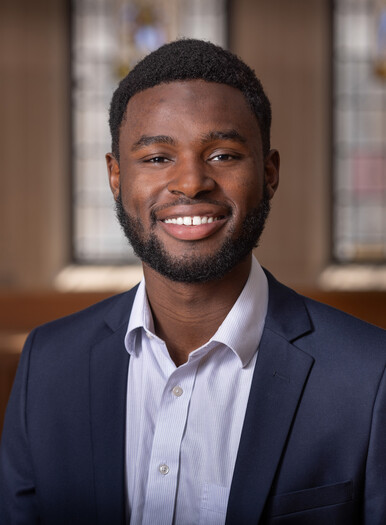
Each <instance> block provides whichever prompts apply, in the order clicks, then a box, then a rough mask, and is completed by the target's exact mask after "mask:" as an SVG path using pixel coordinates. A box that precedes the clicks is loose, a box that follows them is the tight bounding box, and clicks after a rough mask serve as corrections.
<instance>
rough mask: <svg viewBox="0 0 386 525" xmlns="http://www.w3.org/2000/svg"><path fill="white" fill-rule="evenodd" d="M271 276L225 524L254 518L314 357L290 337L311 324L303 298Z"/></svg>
mask: <svg viewBox="0 0 386 525" xmlns="http://www.w3.org/2000/svg"><path fill="white" fill-rule="evenodd" d="M272 279H273V278H271V277H270V276H269V285H270V296H269V306H268V314H267V319H266V324H265V329H264V333H263V337H262V339H261V342H260V346H259V354H258V358H257V362H256V367H255V371H254V377H253V381H252V386H251V392H250V396H249V400H248V405H247V411H246V415H245V420H244V426H243V431H242V435H241V439H240V445H239V450H238V454H237V459H236V464H235V470H234V475H233V480H232V485H231V491H230V496H229V501H228V511H227V519H226V524H227V525H236V524H237V525H243V524H250V523H258V521H259V519H260V517H261V514H262V511H263V508H264V505H265V502H266V499H267V497H268V494H269V491H270V488H271V485H272V482H273V479H274V476H275V472H276V469H277V467H278V464H279V461H280V458H281V455H282V452H283V449H284V447H285V443H286V439H287V436H288V433H289V431H290V428H291V423H292V421H293V418H294V416H295V413H296V409H297V407H298V405H299V402H300V399H301V396H302V392H303V389H304V386H305V383H306V381H307V378H308V375H309V372H310V370H311V367H312V364H313V361H314V360H313V358H312V357H311V356H310V355H308V354H307V353H305V352H303V351H302V350H299V349H298V348H296V346H294V345H293V344H291V342H290V341H289V340H291V341H293V340H295V339H296V338H298V337H300V336H301V335H302V334H304V333H305V332H309V331H310V329H311V326H310V321H309V319H308V314H307V311H306V309H305V306H304V303H303V300H302V299H301V298H300V296H297V295H296V294H294V293H293V292H290V291H289V290H288V289H286V288H285V287H282V285H279V283H277V282H275V281H273V280H272ZM289 294H291V295H289ZM289 312H291V314H290V316H289Z"/></svg>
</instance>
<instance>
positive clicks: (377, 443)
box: [363, 368, 386, 525]
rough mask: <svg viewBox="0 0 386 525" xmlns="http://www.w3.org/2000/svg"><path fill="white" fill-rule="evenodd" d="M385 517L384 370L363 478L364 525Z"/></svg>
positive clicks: (381, 521) (379, 522)
mask: <svg viewBox="0 0 386 525" xmlns="http://www.w3.org/2000/svg"><path fill="white" fill-rule="evenodd" d="M385 517H386V368H385V369H384V371H383V376H382V379H381V381H380V384H379V388H378V394H377V397H376V400H375V404H374V410H373V418H372V427H371V434H370V441H369V450H368V456H367V464H366V477H365V502H364V519H363V522H364V524H365V525H382V524H384V523H385V519H386V518H385Z"/></svg>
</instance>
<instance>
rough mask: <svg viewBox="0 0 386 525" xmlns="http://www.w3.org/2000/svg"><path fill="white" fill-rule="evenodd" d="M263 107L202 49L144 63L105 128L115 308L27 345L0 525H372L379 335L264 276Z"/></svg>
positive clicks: (191, 47) (271, 170)
mask: <svg viewBox="0 0 386 525" xmlns="http://www.w3.org/2000/svg"><path fill="white" fill-rule="evenodd" d="M270 122H271V112H270V104H269V101H268V99H267V97H266V95H265V93H264V91H263V88H262V86H261V84H260V82H259V81H258V80H257V79H256V77H255V75H254V73H253V72H252V71H251V70H250V69H249V68H248V67H247V66H246V65H245V64H244V63H242V62H241V61H240V60H239V59H238V58H237V57H235V56H234V55H232V54H231V53H229V52H227V51H224V50H222V49H221V48H218V47H216V46H214V45H212V44H210V43H205V42H201V41H196V40H181V41H177V42H173V43H171V44H168V45H166V46H163V47H162V48H160V49H159V50H157V51H155V52H154V53H152V54H151V55H149V56H148V57H146V58H145V59H144V60H143V61H142V62H140V63H139V64H138V65H137V66H136V68H134V69H133V71H132V72H131V73H130V74H129V75H128V76H127V77H126V78H125V79H124V80H123V81H122V82H121V84H120V85H119V87H118V89H117V91H116V92H115V94H114V96H113V100H112V104H111V109H110V127H111V133H112V153H109V154H107V156H106V158H107V166H108V174H109V180H110V186H111V189H112V192H113V195H114V198H115V201H116V203H117V214H118V218H119V221H120V223H121V225H122V227H123V229H124V231H125V234H126V235H127V237H128V239H129V241H130V242H131V244H132V246H133V247H134V249H135V251H136V253H137V254H138V256H139V257H140V258H141V260H142V263H143V270H144V281H142V282H141V284H140V285H139V287H136V288H135V289H134V290H131V291H129V292H127V293H126V294H122V295H120V296H117V297H113V298H111V299H108V300H106V301H104V302H102V303H100V304H97V305H95V306H93V307H91V308H89V309H87V310H85V311H83V312H80V313H78V314H75V315H72V316H70V317H67V318H65V319H62V320H59V321H56V322H53V323H49V324H48V325H45V326H43V327H41V328H38V329H36V330H34V331H33V332H32V334H31V335H30V337H29V339H28V341H27V343H26V346H25V349H24V351H23V355H22V358H21V363H20V367H19V370H18V373H17V377H16V380H15V385H14V388H13V392H12V395H11V399H10V403H9V407H8V412H7V416H6V421H5V426H4V435H3V442H2V452H1V477H0V482H1V484H0V487H1V488H0V494H1V502H0V508H1V512H2V514H1V516H2V522H1V523H5V524H21V523H28V524H31V523H49V524H51V523H52V524H64V523H66V524H88V523H90V524H97V523H98V524H118V523H124V522H126V523H129V522H130V523H131V524H139V523H146V524H149V523H152V524H154V523H156V524H165V525H166V524H172V523H175V524H184V525H186V524H198V523H200V524H210V525H214V524H224V523H227V524H257V523H262V524H265V523H286V524H289V523H296V524H323V525H325V524H326V523H337V524H338V523H339V524H348V523H350V524H351V523H356V524H358V523H366V524H367V525H376V524H381V523H385V522H386V450H385V436H386V406H385V399H386V383H385V378H384V369H385V362H386V351H385V333H384V332H383V331H382V330H380V329H378V328H375V327H372V326H370V325H367V324H365V323H363V322H361V321H358V320H356V319H354V318H352V317H350V316H348V315H346V314H344V313H341V312H338V311H336V310H333V309H331V308H329V307H327V306H324V305H321V304H318V303H315V302H314V301H311V300H309V299H307V298H304V297H301V296H299V295H297V294H296V293H295V292H293V291H291V290H289V289H288V288H286V287H284V286H283V285H281V284H279V283H278V282H277V281H276V280H275V279H274V278H273V277H272V276H271V275H270V274H269V273H265V272H264V271H263V270H262V269H261V267H260V266H259V264H258V262H257V261H256V259H254V258H253V257H252V249H253V248H254V247H255V246H256V245H257V242H258V240H259V237H260V235H261V232H262V230H263V226H264V221H265V219H266V216H267V214H268V210H269V201H270V199H272V197H273V196H274V194H275V191H276V189H277V186H278V173H279V155H278V153H277V151H275V150H271V149H270V139H269V135H270Z"/></svg>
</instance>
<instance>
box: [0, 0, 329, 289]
mask: <svg viewBox="0 0 386 525" xmlns="http://www.w3.org/2000/svg"><path fill="white" fill-rule="evenodd" d="M233 5H234V7H233V10H232V14H231V20H230V22H231V24H230V26H231V49H232V50H233V51H235V52H237V53H238V54H239V55H240V56H241V57H242V58H244V59H245V61H246V62H247V63H249V64H250V65H251V66H252V67H253V68H254V69H255V70H256V72H257V74H258V76H260V77H261V79H262V81H263V84H264V86H265V87H266V90H267V92H268V95H269V96H270V98H271V100H272V105H273V117H274V120H273V122H274V124H273V134H272V146H273V147H275V148H277V149H279V151H280V153H281V156H282V169H281V185H280V188H279V192H278V194H277V196H276V198H275V202H274V205H273V211H272V216H271V220H270V222H269V226H268V227H267V230H266V233H265V234H264V238H263V242H262V247H261V249H259V252H258V253H259V258H260V259H261V261H262V262H263V263H264V264H265V265H266V266H267V267H268V268H270V269H271V270H272V271H273V272H274V273H275V274H276V275H277V276H278V277H280V278H281V279H282V280H284V281H286V282H287V283H288V284H292V285H294V286H312V285H313V284H314V283H315V279H316V278H317V276H318V274H319V271H320V270H321V269H322V268H323V266H324V265H325V264H326V262H327V260H328V192H329V190H328V184H329V137H328V126H329V122H328V119H329V39H328V9H329V8H328V5H329V2H326V1H325V0H291V1H290V2H289V1H287V0H269V1H268V0H266V1H263V0H261V1H257V0H235V1H234V2H233ZM66 6H67V2H66V1H65V0H34V1H33V2H32V1H30V0H3V1H2V2H1V5H0V39H1V45H0V77H1V79H2V80H1V83H0V104H1V115H2V117H1V122H2V125H1V127H0V147H1V159H2V170H1V189H2V191H1V192H0V237H1V244H0V252H1V257H0V287H3V288H23V289H28V288H49V287H50V286H51V285H52V279H53V277H54V275H55V274H56V273H57V272H58V271H59V270H60V269H61V268H62V267H63V266H65V265H66V264H67V262H68V261H69V231H68V230H69V209H68V203H69V197H70V196H69V188H70V158H69V156H70V155H69V151H70V145H69V113H68V108H69V78H68V72H69V69H68V59H69V46H68V20H67V16H68V14H67V7H66ZM106 183H107V182H106Z"/></svg>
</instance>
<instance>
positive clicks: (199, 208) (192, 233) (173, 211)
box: [157, 203, 229, 241]
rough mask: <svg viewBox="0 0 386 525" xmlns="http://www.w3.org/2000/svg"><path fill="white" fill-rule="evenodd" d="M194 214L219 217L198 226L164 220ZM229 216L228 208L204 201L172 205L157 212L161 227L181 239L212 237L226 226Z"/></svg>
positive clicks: (196, 239) (195, 239)
mask: <svg viewBox="0 0 386 525" xmlns="http://www.w3.org/2000/svg"><path fill="white" fill-rule="evenodd" d="M194 216H199V217H203V216H206V217H217V219H216V220H215V221H213V222H211V223H206V224H200V225H197V226H184V225H179V224H173V223H165V222H164V221H165V220H166V219H174V218H178V217H194ZM218 217H220V218H218ZM228 218H229V211H228V209H227V208H225V207H223V206H218V205H214V204H204V203H203V204H191V205H176V206H170V207H168V208H166V209H164V210H162V211H160V212H159V213H158V214H157V219H158V223H159V224H160V226H161V228H162V229H163V230H164V231H165V232H166V233H167V234H168V235H170V236H171V237H174V238H175V239H178V240H181V241H198V240H201V239H205V238H207V237H210V236H211V235H213V234H214V233H216V232H217V231H218V230H220V229H221V228H222V227H223V226H224V224H225V223H226V222H227V221H228Z"/></svg>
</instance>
